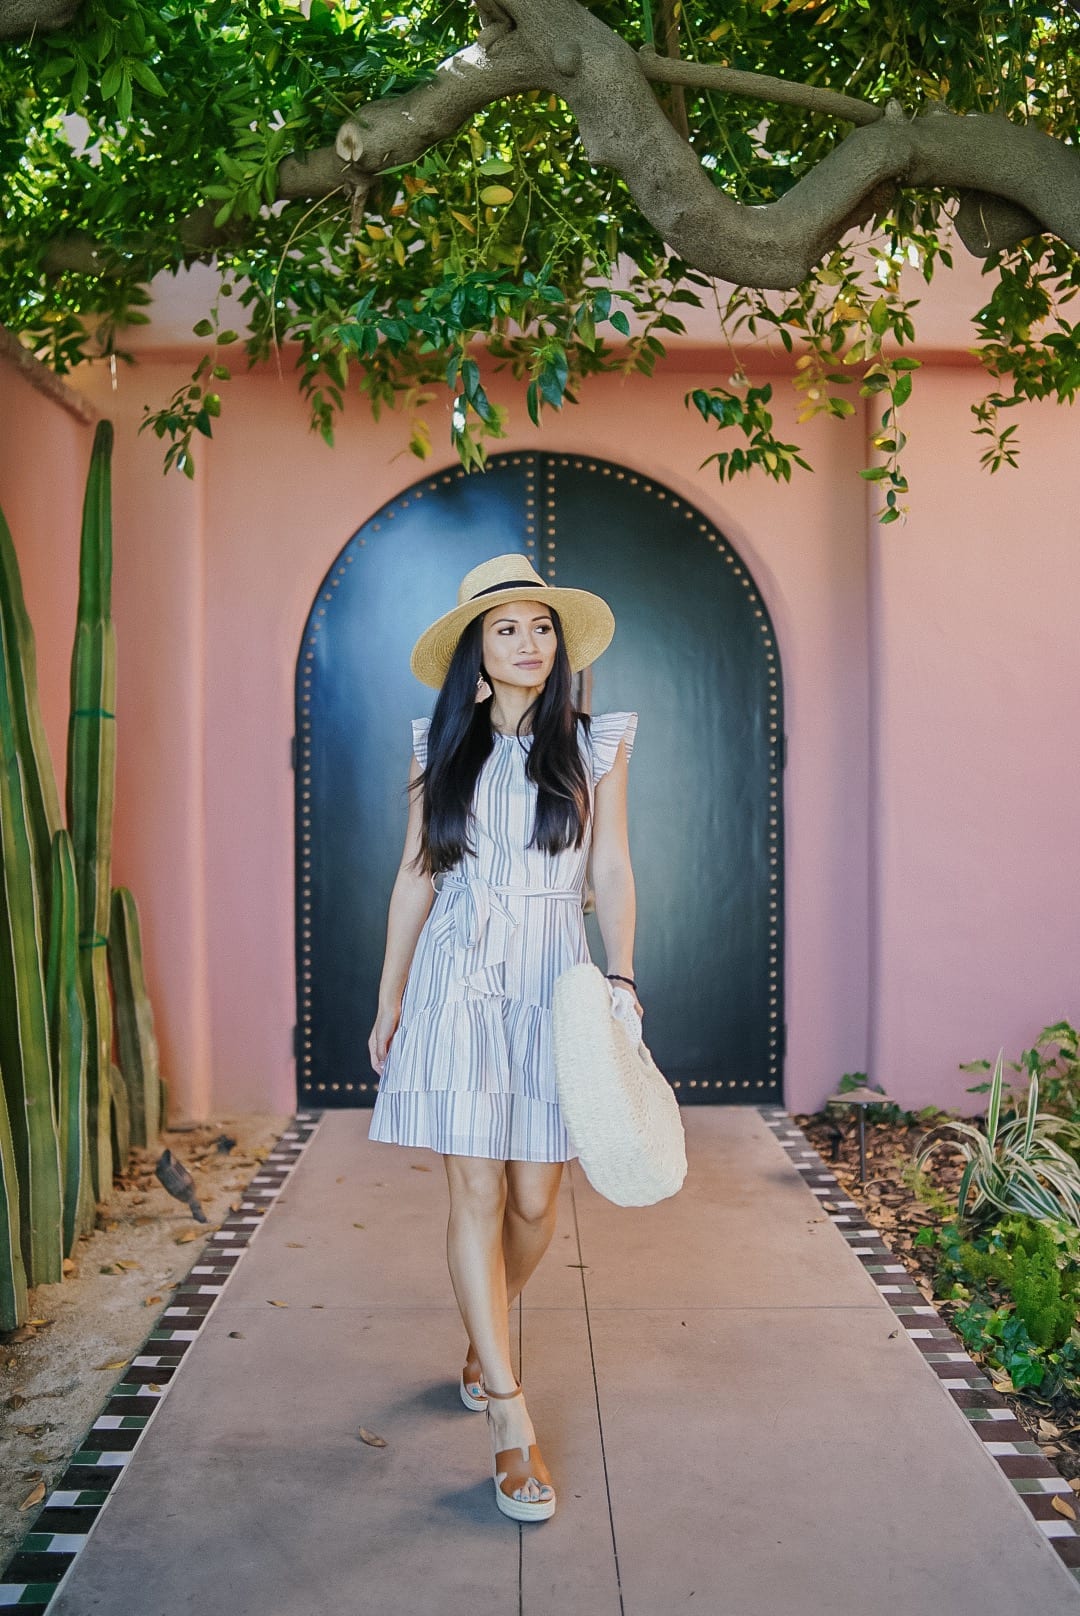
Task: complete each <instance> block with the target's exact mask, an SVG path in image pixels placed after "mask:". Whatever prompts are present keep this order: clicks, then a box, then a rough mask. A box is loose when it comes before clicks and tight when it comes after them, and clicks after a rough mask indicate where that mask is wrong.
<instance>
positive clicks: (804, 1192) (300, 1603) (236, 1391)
mask: <svg viewBox="0 0 1080 1616" xmlns="http://www.w3.org/2000/svg"><path fill="white" fill-rule="evenodd" d="M781 1117H782V1113H777V1112H775V1111H771V1110H758V1109H756V1108H752V1107H718V1108H697V1107H694V1108H687V1109H686V1110H685V1111H684V1119H685V1125H686V1131H687V1145H688V1154H689V1159H690V1172H689V1176H688V1178H687V1181H686V1185H685V1187H684V1189H683V1191H682V1193H681V1194H679V1195H678V1196H676V1197H674V1198H673V1199H671V1200H669V1201H665V1202H661V1203H660V1204H659V1205H657V1206H655V1207H648V1208H642V1209H623V1208H619V1207H615V1206H612V1205H611V1204H610V1203H608V1202H607V1201H605V1200H603V1199H602V1198H601V1197H599V1196H598V1195H596V1193H595V1192H594V1191H593V1190H592V1189H591V1188H590V1186H589V1184H588V1182H587V1180H586V1179H585V1177H584V1175H583V1173H582V1172H581V1169H580V1166H579V1165H578V1164H577V1163H573V1164H571V1166H569V1167H568V1168H567V1169H566V1170H565V1172H564V1175H563V1184H562V1189H561V1192H560V1202H559V1221H558V1227H557V1229H556V1233H555V1236H554V1239H553V1241H552V1244H551V1246H550V1248H549V1250H548V1252H547V1254H546V1256H545V1258H544V1260H543V1262H542V1263H541V1265H540V1267H539V1269H538V1270H537V1271H536V1273H535V1274H534V1275H533V1277H532V1279H531V1280H530V1281H529V1284H528V1286H527V1287H526V1291H525V1293H524V1296H523V1297H522V1299H521V1302H520V1304H519V1305H518V1306H515V1308H514V1309H513V1330H512V1338H513V1344H514V1350H515V1353H516V1355H517V1356H516V1359H515V1362H516V1366H517V1369H518V1373H519V1375H520V1377H521V1379H522V1381H523V1383H524V1386H525V1389H526V1391H527V1393H528V1396H529V1409H530V1412H531V1414H532V1417H533V1421H534V1424H535V1426H536V1430H537V1436H538V1440H539V1441H540V1443H541V1445H542V1447H543V1451H544V1454H545V1457H546V1459H547V1462H548V1464H549V1466H550V1468H551V1471H552V1474H553V1476H554V1478H555V1482H556V1486H557V1489H558V1494H559V1504H558V1509H557V1511H556V1513H555V1515H554V1517H553V1518H552V1519H551V1520H550V1521H547V1522H543V1523H537V1524H533V1525H528V1526H519V1525H517V1524H516V1523H514V1522H512V1521H509V1520H507V1519H506V1518H505V1517H504V1516H502V1515H501V1514H500V1513H499V1512H498V1511H497V1509H496V1507H495V1503H494V1498H493V1484H492V1481H491V1472H490V1462H489V1448H488V1433H487V1421H486V1420H485V1418H484V1417H483V1415H482V1414H475V1413H470V1412H469V1411H467V1410H466V1409H465V1408H464V1407H463V1406H462V1404H461V1401H460V1399H459V1397H458V1392H457V1386H456V1377H457V1374H458V1370H459V1368H460V1365H461V1363H462V1359H463V1349H464V1345H465V1332H464V1329H463V1327H462V1324H461V1321H460V1317H459V1314H458V1310H457V1306H456V1303H455V1300H454V1295H453V1290H452V1287H451V1284H450V1278H449V1274H448V1272H447V1268H446V1258H445V1229H446V1210H447V1187H446V1179H445V1174H444V1171H443V1166H442V1162H441V1159H440V1158H439V1157H438V1156H436V1155H435V1154H434V1153H432V1152H429V1151H424V1150H407V1149H402V1148H401V1147H399V1146H393V1145H383V1144H376V1143H372V1142H369V1141H368V1139H367V1137H366V1133H367V1124H368V1119H369V1113H368V1112H366V1111H340V1112H328V1113H326V1114H324V1116H323V1118H322V1120H321V1122H320V1123H319V1126H318V1129H317V1131H316V1132H315V1134H314V1137H313V1138H312V1141H311V1143H310V1144H309V1145H307V1147H306V1149H305V1150H304V1152H303V1154H302V1156H301V1157H300V1159H299V1161H298V1164H297V1166H296V1167H295V1169H294V1171H293V1174H292V1177H291V1178H290V1179H289V1180H288V1181H287V1183H286V1184H285V1187H284V1188H283V1189H282V1191H281V1194H280V1196H279V1198H278V1200H277V1202H276V1203H275V1204H274V1205H272V1206H271V1208H270V1210H269V1212H268V1213H267V1214H266V1217H265V1219H264V1221H263V1222H262V1223H261V1224H260V1225H259V1227H258V1229H257V1232H256V1235H255V1238H254V1240H253V1243H252V1245H251V1247H250V1249H249V1250H248V1251H247V1252H246V1253H245V1255H244V1256H243V1257H242V1258H241V1259H240V1261H239V1264H238V1266H237V1268H236V1271H235V1273H234V1274H233V1275H232V1277H231V1278H230V1279H229V1281H228V1283H227V1285H226V1287H225V1289H224V1291H223V1293H222V1294H221V1296H220V1298H219V1299H218V1300H217V1302H216V1304H215V1305H214V1307H213V1311H212V1312H211V1313H210V1315H209V1317H208V1318H207V1320H206V1322H205V1324H204V1325H203V1326H202V1328H201V1330H200V1331H199V1332H198V1335H197V1338H196V1339H194V1340H192V1342H191V1344H190V1350H189V1351H187V1352H186V1354H185V1356H184V1359H183V1362H182V1366H181V1368H180V1370H179V1372H178V1373H177V1375H176V1378H175V1379H174V1381H173V1383H172V1385H171V1387H170V1389H169V1392H168V1395H167V1396H166V1397H165V1399H164V1401H163V1402H162V1403H161V1405H160V1407H159V1409H158V1411H157V1413H156V1414H155V1416H154V1418H153V1420H152V1421H151V1423H150V1424H149V1425H148V1426H147V1428H146V1430H145V1433H144V1435H143V1436H142V1438H141V1440H140V1441H139V1444H138V1447H137V1448H136V1449H135V1451H134V1453H133V1455H132V1457H131V1459H130V1461H129V1462H128V1464H127V1466H126V1468H125V1469H124V1471H123V1474H122V1476H121V1477H120V1480H119V1482H118V1484H117V1486H116V1487H115V1489H114V1491H113V1495H112V1497H111V1498H110V1500H109V1502H108V1503H107V1504H106V1506H105V1507H104V1509H103V1510H102V1512H101V1514H100V1516H99V1517H98V1519H97V1522H96V1525H95V1526H94V1528H93V1530H92V1532H91V1535H90V1537H89V1540H88V1541H87V1542H86V1545H85V1547H84V1548H83V1549H82V1550H81V1552H80V1553H78V1555H77V1556H76V1558H75V1560H74V1561H73V1562H72V1564H71V1566H70V1569H69V1571H68V1573H67V1575H66V1577H65V1579H64V1581H63V1582H62V1583H61V1585H60V1588H59V1590H58V1592H57V1593H56V1595H55V1596H54V1598H53V1599H52V1600H51V1602H50V1604H49V1616H91V1613H96V1612H108V1613H110V1616H117V1613H121V1612H122V1613H123V1616H166V1613H168V1616H182V1613H188V1612H191V1613H196V1612H197V1613H198V1616H429V1613H430V1616H436V1613H437V1616H519V1613H524V1616H669V1613H670V1612H673V1611H697V1612H699V1613H702V1616H706V1613H707V1616H718V1613H724V1616H788V1613H795V1612H799V1613H810V1616H819V1613H820V1616H879V1613H880V1616H886V1613H887V1616H930V1613H932V1612H935V1611H939V1610H940V1611H948V1612H949V1613H950V1616H1017V1613H1018V1612H1021V1611H1027V1610H1032V1611H1036V1610H1037V1611H1038V1612H1039V1613H1040V1616H1080V1583H1078V1582H1077V1580H1076V1578H1075V1576H1074V1574H1073V1572H1072V1571H1071V1570H1070V1569H1068V1567H1067V1565H1066V1564H1065V1563H1064V1562H1063V1559H1062V1557H1061V1556H1060V1555H1059V1553H1058V1552H1057V1550H1056V1549H1055V1547H1054V1545H1053V1543H1052V1542H1051V1541H1050V1539H1049V1538H1048V1536H1047V1535H1046V1532H1045V1530H1044V1528H1043V1527H1041V1526H1040V1523H1039V1520H1038V1519H1036V1518H1035V1517H1034V1515H1033V1514H1032V1512H1031V1509H1030V1508H1029V1507H1028V1506H1027V1505H1026V1503H1025V1500H1024V1498H1023V1497H1022V1496H1021V1493H1020V1492H1018V1491H1017V1490H1016V1489H1015V1488H1014V1486H1013V1484H1012V1482H1011V1481H1010V1479H1009V1476H1008V1475H1007V1474H1006V1473H1005V1471H1004V1470H1003V1469H1002V1468H1001V1465H1000V1464H999V1462H998V1461H997V1460H996V1459H995V1458H994V1457H993V1456H992V1447H991V1445H990V1444H988V1443H986V1442H984V1440H983V1439H982V1437H980V1435H979V1434H978V1430H977V1429H976V1426H975V1424H974V1423H973V1421H972V1420H971V1419H970V1418H968V1417H967V1416H966V1414H965V1412H964V1410H963V1409H962V1408H961V1407H960V1406H958V1404H957V1402H956V1401H955V1400H954V1398H953V1396H952V1394H951V1393H950V1391H949V1390H947V1389H946V1383H945V1381H944V1378H943V1377H944V1376H945V1375H946V1374H947V1372H948V1370H947V1367H945V1366H943V1363H942V1361H941V1354H940V1353H939V1354H937V1355H936V1358H935V1357H931V1356H930V1355H929V1354H928V1347H930V1346H933V1347H936V1346H938V1345H939V1344H940V1345H942V1346H944V1347H946V1348H947V1347H948V1346H949V1345H950V1343H949V1342H948V1341H945V1342H941V1343H939V1342H937V1341H933V1342H928V1341H927V1339H926V1332H925V1331H924V1332H922V1335H921V1336H920V1335H919V1334H918V1333H916V1334H914V1335H913V1334H909V1333H908V1331H907V1329H906V1328H905V1324H904V1322H903V1320H902V1319H901V1317H899V1316H898V1315H897V1313H895V1312H894V1311H893V1309H892V1307H891V1306H890V1305H889V1302H888V1300H887V1299H886V1296H885V1295H883V1294H882V1293H881V1291H880V1289H879V1286H880V1283H881V1282H880V1279H875V1277H874V1276H873V1274H872V1273H871V1272H870V1271H869V1268H868V1267H867V1266H864V1262H863V1260H861V1258H860V1256H859V1255H857V1251H858V1249H859V1248H857V1247H856V1245H855V1244H854V1241H853V1235H854V1238H855V1239H857V1238H858V1229H857V1226H858V1224H859V1223H860V1222H861V1219H860V1218H859V1217H858V1215H857V1214H856V1215H855V1216H854V1218H853V1219H852V1218H851V1217H850V1215H847V1216H848V1222H849V1224H850V1225H851V1231H852V1232H851V1233H848V1234H847V1235H846V1234H845V1229H844V1225H843V1224H842V1223H841V1222H839V1221H838V1222H833V1221H832V1219H831V1217H830V1215H829V1212H828V1211H827V1210H823V1205H822V1202H821V1200H820V1198H819V1197H821V1196H822V1195H823V1194H828V1191H827V1190H825V1191H823V1190H821V1189H818V1190H817V1191H816V1192H815V1190H814V1189H813V1188H812V1187H811V1185H810V1184H809V1183H808V1182H807V1177H806V1174H807V1172H808V1171H809V1164H808V1163H807V1162H803V1163H799V1162H797V1161H796V1159H795V1152H794V1150H793V1149H792V1148H791V1147H790V1146H789V1148H788V1149H785V1148H784V1144H783V1142H782V1139H781V1137H780V1136H779V1135H778V1133H777V1131H776V1130H777V1129H778V1128H781V1127H782V1126H786V1124H782V1123H781V1122H780V1121H777V1120H772V1119H777V1118H781ZM817 1165H818V1166H820V1163H817ZM800 1166H801V1167H802V1170H801V1171H800ZM826 1204H828V1203H826ZM358 1224H360V1225H362V1226H363V1227H357V1225H358ZM871 1260H872V1259H871ZM883 1260H884V1261H886V1262H887V1261H889V1260H890V1259H889V1258H888V1257H885V1258H884V1259H883ZM272 1301H278V1302H284V1303H286V1304H287V1306H284V1307H275V1306H272V1305H270V1304H271V1302H272ZM922 1301H923V1298H922V1297H921V1296H920V1295H919V1294H918V1292H917V1291H915V1292H914V1296H913V1302H914V1303H921V1302H922ZM908 1323H909V1324H912V1326H913V1327H914V1326H915V1325H917V1323H918V1320H917V1318H916V1319H913V1318H911V1316H910V1315H909V1318H908ZM951 1344H952V1345H953V1346H955V1342H953V1343H951ZM969 1370H970V1365H969ZM968 1413H970V1409H969V1410H968ZM1010 1423H1013V1422H1010ZM360 1426H364V1427H365V1428H366V1429H367V1430H368V1431H372V1432H376V1433H378V1434H379V1435H380V1436H382V1437H384V1438H385V1439H386V1443H387V1446H386V1447H384V1448H379V1447H373V1446H370V1445H368V1444H367V1443H365V1442H364V1441H363V1440H362V1439H361V1438H360V1436H359V1434H358V1428H359V1427H360ZM1019 1451H1020V1452H1023V1451H1024V1449H1023V1448H1021V1449H1020V1450H1019ZM1018 1473H1019V1472H1018ZM1037 1485H1040V1484H1038V1483H1032V1487H1033V1488H1034V1487H1035V1486H1037ZM1042 1501H1043V1500H1042V1499H1040V1502H1042ZM1046 1501H1047V1502H1048V1501H1049V1500H1048V1499H1047V1500H1046ZM1065 1530H1069V1529H1068V1528H1067V1527H1066V1528H1065Z"/></svg>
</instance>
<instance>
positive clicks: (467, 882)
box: [431, 875, 582, 993]
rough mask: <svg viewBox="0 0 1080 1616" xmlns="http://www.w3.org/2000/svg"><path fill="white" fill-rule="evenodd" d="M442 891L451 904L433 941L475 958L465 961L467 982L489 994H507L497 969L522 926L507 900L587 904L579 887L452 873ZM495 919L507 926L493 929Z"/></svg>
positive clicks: (436, 923)
mask: <svg viewBox="0 0 1080 1616" xmlns="http://www.w3.org/2000/svg"><path fill="white" fill-rule="evenodd" d="M439 891H440V892H445V893H446V894H447V895H448V901H447V903H446V906H445V909H444V912H443V913H442V914H441V915H440V916H439V918H438V919H437V920H435V921H434V922H433V924H432V927H431V935H432V938H433V939H434V940H435V941H436V942H437V943H440V944H441V945H442V947H444V948H450V949H463V950H466V951H467V952H468V954H469V956H470V958H469V959H468V960H467V961H463V962H462V963H463V964H464V966H465V969H464V971H463V973H462V975H463V980H464V981H465V982H467V983H468V984H469V986H470V987H473V988H476V989H478V990H479V991H481V992H488V993H500V992H501V991H502V982H501V980H500V976H499V973H498V971H497V970H494V969H493V968H494V967H497V966H500V965H502V964H503V962H504V961H505V959H506V953H507V946H508V944H509V941H510V933H511V932H512V931H513V930H514V929H515V928H516V927H517V925H518V919H517V916H516V915H515V914H514V912H513V910H512V909H511V908H510V906H509V904H507V903H505V902H504V901H503V899H504V898H506V897H520V898H557V899H563V900H565V899H567V898H572V899H574V900H575V902H576V903H577V904H578V905H579V906H580V905H581V901H582V892H581V888H580V887H536V886H531V887H530V886H522V885H498V884H495V883H493V882H491V881H486V880H485V879H484V877H483V876H480V875H472V876H460V875H447V876H446V878H445V880H444V881H443V884H442V886H441V887H440V888H439ZM494 916H498V918H499V920H500V921H502V922H504V924H502V925H500V924H495V925H492V924H491V922H492V919H493V917H494Z"/></svg>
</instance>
